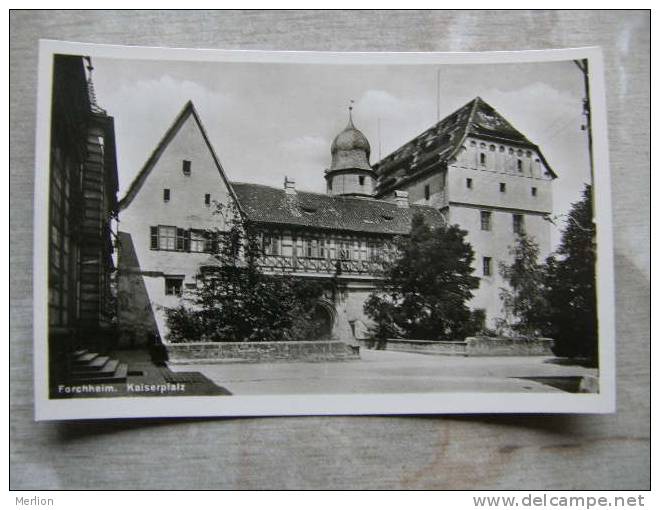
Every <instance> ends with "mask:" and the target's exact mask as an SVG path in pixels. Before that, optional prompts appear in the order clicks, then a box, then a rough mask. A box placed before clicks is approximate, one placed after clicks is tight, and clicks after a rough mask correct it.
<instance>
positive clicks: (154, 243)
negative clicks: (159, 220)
mask: <svg viewBox="0 0 660 510" xmlns="http://www.w3.org/2000/svg"><path fill="white" fill-rule="evenodd" d="M151 249H152V250H157V249H158V227H151Z"/></svg>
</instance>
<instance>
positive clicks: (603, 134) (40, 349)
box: [33, 40, 616, 420]
mask: <svg viewBox="0 0 660 510" xmlns="http://www.w3.org/2000/svg"><path fill="white" fill-rule="evenodd" d="M56 53H65V54H66V53H70V54H77V55H89V56H92V57H97V58H120V59H125V60H128V59H149V60H171V61H182V60H185V61H198V62H205V61H208V62H270V63H290V64H323V63H325V64H343V65H350V64H356V65H357V64H371V65H385V64H387V65H392V64H443V65H447V64H485V63H488V64H494V63H524V62H550V61H561V60H572V59H583V58H587V59H589V66H590V75H589V78H590V97H591V112H592V134H593V158H594V159H593V162H594V169H595V170H594V174H595V175H594V176H593V178H594V182H593V189H594V208H595V221H596V224H597V227H598V234H597V236H598V256H597V267H596V274H597V290H598V294H597V303H598V341H599V385H600V392H599V393H598V394H571V393H561V394H555V393H548V394H517V393H516V394H512V393H432V394H427V393H412V394H406V393H400V394H399V393H397V394H357V395H278V396H234V395H232V396H222V397H217V396H216V397H202V396H198V397H185V396H177V397H148V398H145V397H117V398H114V397H113V398H84V399H49V398H48V395H49V392H48V377H47V374H48V359H47V355H48V340H47V338H48V332H47V310H48V308H47V296H48V288H47V285H48V274H47V264H46V261H47V260H48V182H49V158H48V154H49V146H50V109H51V80H52V68H53V66H52V62H53V59H52V57H53V55H54V54H56ZM38 71H39V72H38V76H39V87H38V97H37V132H36V155H35V196H34V214H35V216H34V261H33V262H34V265H33V291H34V315H33V321H34V322H33V331H34V357H33V359H34V374H35V377H34V383H35V391H34V397H35V419H36V420H67V419H90V418H143V417H153V418H161V417H195V416H197V417H203V416H274V415H366V414H381V415H382V414H437V413H447V414H468V413H488V414H492V413H611V412H614V411H615V409H616V405H615V401H616V384H615V373H616V366H615V300H614V258H613V257H614V252H613V237H612V213H611V211H612V207H611V187H610V182H611V181H610V170H609V154H608V145H607V120H606V114H607V107H606V103H605V84H604V70H603V59H602V53H601V50H600V48H595V47H589V48H570V49H552V50H530V51H499V52H481V53H461V52H456V53H421V52H420V53H417V52H411V53H369V52H355V53H338V52H307V51H302V52H297V51H253V50H210V49H180V48H176V49H174V48H147V47H135V46H133V47H131V46H117V45H100V44H87V43H73V42H63V41H51V40H41V41H40V46H39V70H38Z"/></svg>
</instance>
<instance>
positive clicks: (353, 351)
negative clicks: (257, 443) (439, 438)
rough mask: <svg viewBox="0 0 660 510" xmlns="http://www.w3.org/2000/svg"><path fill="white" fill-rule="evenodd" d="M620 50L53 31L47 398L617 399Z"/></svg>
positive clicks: (291, 406)
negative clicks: (424, 49)
mask: <svg viewBox="0 0 660 510" xmlns="http://www.w3.org/2000/svg"><path fill="white" fill-rule="evenodd" d="M601 60H602V57H601V54H600V51H599V50H598V49H597V48H584V49H574V50H548V51H530V52H493V53H454V54H451V53H426V54H425V53H408V54H406V53H372V54H369V53H344V54H342V53H320V52H256V51H235V52H232V51H213V50H167V49H156V48H140V47H128V46H125V47H121V46H103V45H92V44H77V43H64V42H56V41H41V47H40V64H39V103H38V122H37V154H36V161H37V168H36V173H37V179H36V180H35V182H36V190H35V197H36V198H35V228H34V232H35V255H34V274H35V282H34V285H35V311H34V313H35V322H34V328H35V329H34V331H35V339H34V340H35V392H36V413H37V419H72V418H111V417H149V416H154V417H157V416H210V415H219V416H222V415H226V416H236V415H296V414H297V415H300V414H358V415H359V414H401V413H408V414H429V413H476V412H488V413H499V412H560V413H570V412H592V413H606V412H613V411H614V409H615V406H614V393H615V391H614V327H613V314H614V299H613V297H614V283H613V281H614V278H613V269H612V258H613V253H612V239H611V238H612V232H611V208H610V204H609V200H610V181H609V168H608V155H607V130H606V118H605V114H606V110H605V107H604V101H605V99H604V85H603V69H602V61H601Z"/></svg>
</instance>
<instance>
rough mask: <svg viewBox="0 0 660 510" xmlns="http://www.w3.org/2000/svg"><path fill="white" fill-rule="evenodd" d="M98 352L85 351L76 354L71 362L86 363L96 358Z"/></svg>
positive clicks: (75, 363) (76, 363)
mask: <svg viewBox="0 0 660 510" xmlns="http://www.w3.org/2000/svg"><path fill="white" fill-rule="evenodd" d="M97 357H98V354H96V353H94V352H87V353H84V354H80V355H78V356H75V354H74V358H73V363H74V365H86V364H87V363H90V362H91V361H93V360H94V358H97Z"/></svg>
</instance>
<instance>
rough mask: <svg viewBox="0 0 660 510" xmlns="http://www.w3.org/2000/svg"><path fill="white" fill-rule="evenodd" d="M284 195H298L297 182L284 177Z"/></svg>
mask: <svg viewBox="0 0 660 510" xmlns="http://www.w3.org/2000/svg"><path fill="white" fill-rule="evenodd" d="M284 193H286V194H287V195H295V194H296V181H295V180H294V179H291V178H289V177H286V176H285V177H284Z"/></svg>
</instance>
